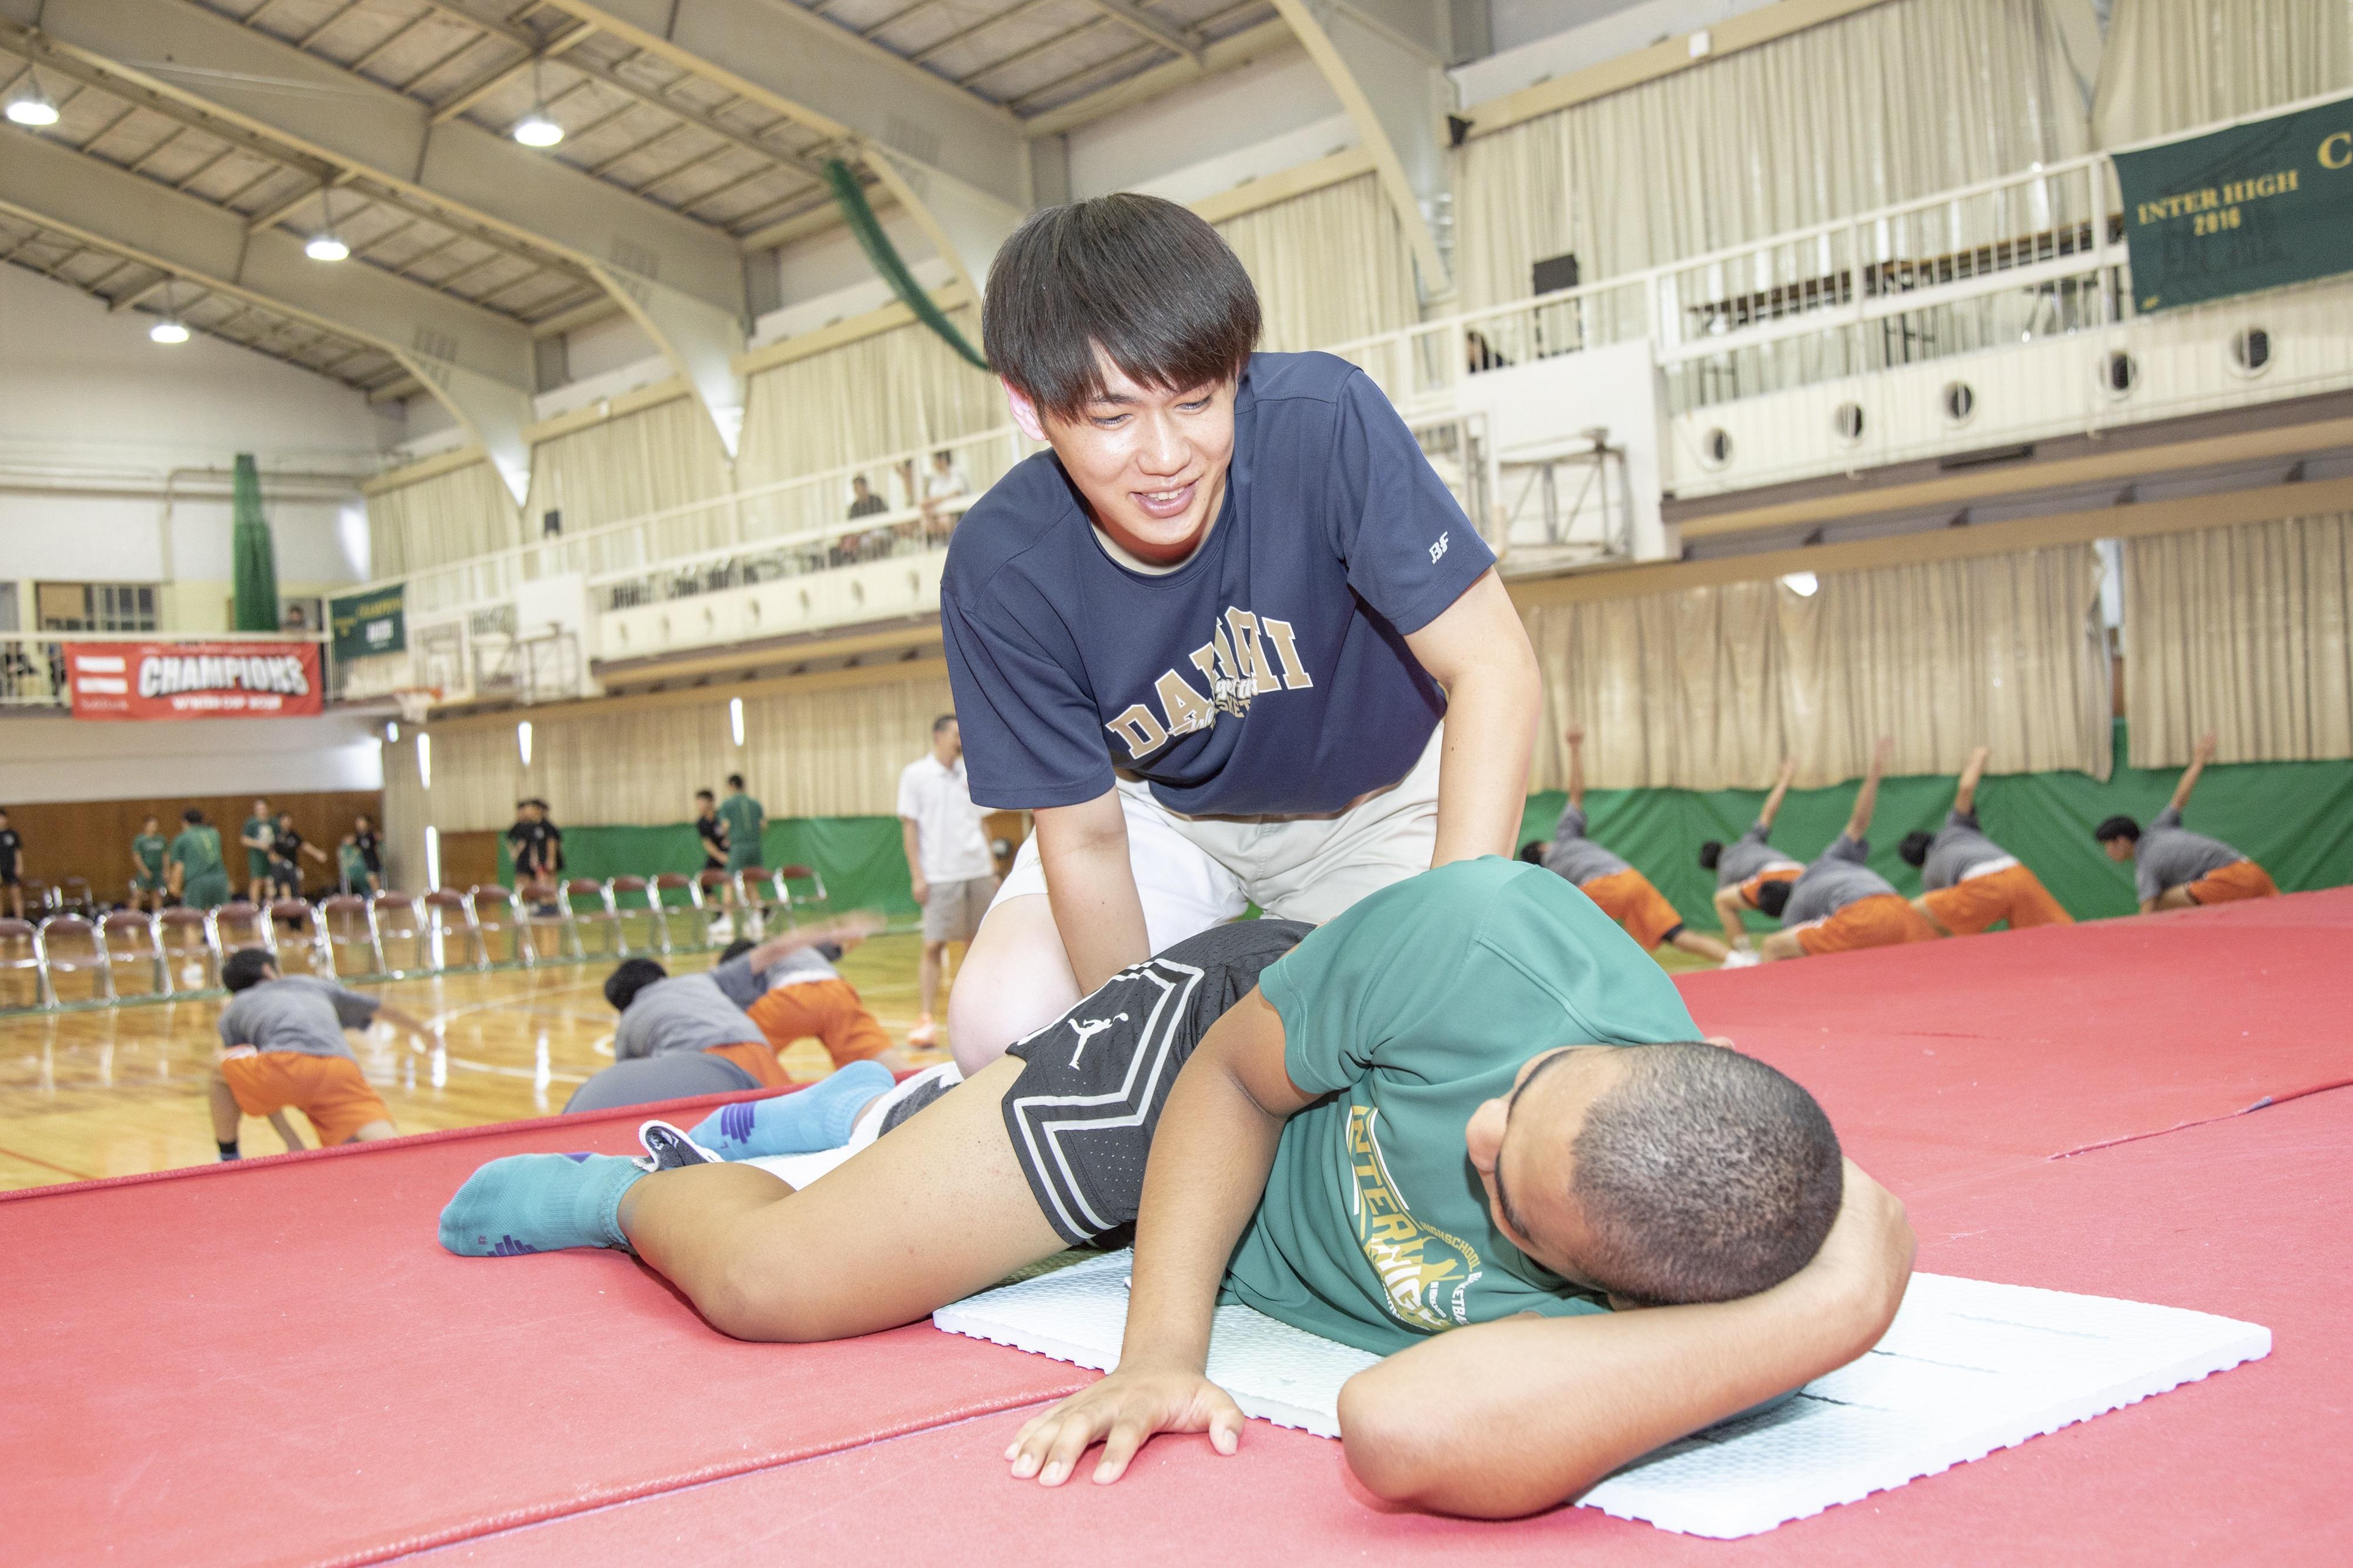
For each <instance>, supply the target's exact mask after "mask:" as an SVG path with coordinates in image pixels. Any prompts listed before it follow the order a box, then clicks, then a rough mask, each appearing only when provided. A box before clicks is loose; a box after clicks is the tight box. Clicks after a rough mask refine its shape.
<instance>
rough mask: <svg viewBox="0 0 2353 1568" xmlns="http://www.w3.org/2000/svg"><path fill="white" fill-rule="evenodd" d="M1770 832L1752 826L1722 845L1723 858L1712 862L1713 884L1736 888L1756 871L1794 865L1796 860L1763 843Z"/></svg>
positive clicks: (1769, 830) (1761, 827) (1757, 823)
mask: <svg viewBox="0 0 2353 1568" xmlns="http://www.w3.org/2000/svg"><path fill="white" fill-rule="evenodd" d="M1771 831H1772V829H1770V828H1768V827H1767V826H1765V825H1764V824H1763V823H1761V822H1756V823H1751V824H1749V827H1748V831H1747V832H1746V833H1744V834H1742V835H1741V836H1740V837H1737V838H1736V839H1734V840H1733V841H1732V842H1731V843H1729V844H1727V845H1725V847H1724V855H1723V857H1722V858H1720V859H1718V860H1717V861H1716V863H1715V885H1716V886H1717V887H1719V888H1732V887H1737V886H1738V885H1739V884H1741V883H1743V882H1745V881H1746V880H1748V879H1749V878H1751V877H1754V876H1755V875H1757V872H1759V871H1763V870H1767V869H1769V868H1772V867H1775V866H1795V865H1796V864H1797V862H1796V861H1795V860H1792V859H1790V858H1788V856H1787V855H1784V854H1782V853H1781V852H1780V851H1779V850H1778V849H1776V848H1774V847H1772V846H1771V845H1770V844H1767V843H1766V842H1765V836H1766V835H1767V834H1768V833H1770V832H1771Z"/></svg>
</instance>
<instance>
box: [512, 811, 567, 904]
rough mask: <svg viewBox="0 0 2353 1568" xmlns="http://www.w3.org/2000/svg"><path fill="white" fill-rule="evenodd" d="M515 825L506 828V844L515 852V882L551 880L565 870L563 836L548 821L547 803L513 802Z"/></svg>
mask: <svg viewBox="0 0 2353 1568" xmlns="http://www.w3.org/2000/svg"><path fill="white" fill-rule="evenodd" d="M515 810H516V812H517V814H518V815H517V816H516V818H515V825H514V826H512V827H510V828H508V829H507V842H508V844H510V845H512V847H513V850H514V868H515V880H516V881H517V882H519V883H530V882H552V881H554V879H556V877H557V876H558V875H559V874H560V873H561V872H562V871H563V869H564V835H563V834H562V833H561V832H560V831H558V830H557V828H556V826H555V824H554V823H552V822H550V821H548V820H547V803H546V802H545V801H543V800H521V801H517V802H516V803H515Z"/></svg>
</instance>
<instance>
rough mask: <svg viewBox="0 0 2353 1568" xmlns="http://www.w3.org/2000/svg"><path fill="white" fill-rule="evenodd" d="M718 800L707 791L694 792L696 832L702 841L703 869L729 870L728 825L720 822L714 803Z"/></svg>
mask: <svg viewBox="0 0 2353 1568" xmlns="http://www.w3.org/2000/svg"><path fill="white" fill-rule="evenodd" d="M717 799H718V797H717V796H716V795H712V793H711V792H710V791H709V790H707V789H699V790H696V791H695V792H694V831H695V834H696V836H697V837H700V838H701V839H702V868H703V869H704V870H706V871H708V870H711V869H712V868H714V867H715V868H718V869H719V870H722V871H724V870H725V869H727V825H726V824H725V823H723V822H722V821H720V820H719V812H718V810H717V808H716V806H715V805H713V803H714V802H715V801H716V800H717Z"/></svg>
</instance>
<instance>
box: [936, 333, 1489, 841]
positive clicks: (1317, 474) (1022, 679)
mask: <svg viewBox="0 0 2353 1568" xmlns="http://www.w3.org/2000/svg"><path fill="white" fill-rule="evenodd" d="M1494 563H1495V557H1494V554H1493V552H1492V551H1490V550H1489V549H1488V548H1487V545H1486V542H1484V541H1483V540H1482V539H1481V538H1480V537H1479V535H1478V532H1477V531H1475V530H1474V529H1472V526H1471V524H1470V522H1469V521H1467V520H1466V519H1465V518H1464V517H1463V515H1462V509H1461V507H1459V506H1458V505H1456V504H1455V500H1454V497H1453V495H1452V494H1451V492H1450V491H1448V489H1447V488H1446V486H1445V485H1444V484H1443V483H1441V482H1440V479H1439V478H1438V476H1437V474H1435V473H1433V472H1432V471H1431V470H1430V463H1429V460H1428V459H1427V458H1424V457H1423V456H1422V454H1421V448H1420V447H1419V445H1418V444H1417V443H1416V442H1415V440H1414V438H1413V435H1412V432H1410V431H1409V430H1408V429H1407V428H1406V427H1405V422H1404V421H1403V420H1402V419H1400V418H1398V414H1397V410H1396V409H1395V408H1393V407H1391V406H1390V405H1389V402H1388V398H1386V397H1385V396H1383V395H1382V394H1381V391H1380V389H1379V388H1378V387H1377V386H1375V385H1374V384H1372V382H1371V381H1369V380H1367V379H1366V376H1365V374H1364V373H1363V372H1361V371H1359V370H1358V369H1357V368H1356V366H1354V365H1352V364H1350V363H1347V362H1346V361H1345V360H1340V359H1335V358H1333V357H1332V356H1331V355H1329V354H1320V353H1304V354H1268V353H1262V354H1258V355H1255V356H1253V357H1252V359H1251V360H1250V365H1249V367H1248V369H1246V370H1245V371H1244V372H1243V373H1242V378H1241V384H1240V387H1239V388H1238V389H1237V390H1236V393H1235V397H1234V452H1233V460H1232V465H1231V467H1230V468H1229V470H1228V472H1227V476H1226V495H1225V501H1224V504H1223V507H1222V508H1221V510H1219V513H1218V520H1217V522H1216V524H1215V526H1213V527H1212V528H1211V529H1210V531H1209V536H1208V540H1207V541H1206V542H1203V544H1202V545H1201V547H1200V549H1199V550H1198V551H1196V552H1194V554H1193V555H1192V557H1191V558H1190V559H1188V560H1187V561H1186V562H1185V563H1183V564H1182V565H1180V566H1178V567H1176V569H1175V570H1173V571H1170V572H1167V573H1164V574H1151V573H1145V572H1138V571H1135V570H1134V569H1132V568H1130V567H1127V566H1124V565H1121V564H1120V563H1118V562H1116V561H1113V559H1112V557H1111V556H1110V555H1109V554H1108V553H1107V552H1105V551H1104V550H1103V544H1102V542H1101V541H1099V540H1098V539H1097V538H1096V537H1095V533H1094V529H1093V527H1092V523H1091V521H1090V520H1089V515H1088V512H1087V510H1086V508H1085V506H1084V504H1083V503H1082V500H1081V499H1080V496H1079V492H1078V490H1077V489H1076V488H1075V487H1074V486H1072V485H1071V482H1070V480H1069V479H1068V477H1067V476H1066V475H1065V474H1064V473H1063V471H1062V467H1061V464H1060V462H1059V461H1058V460H1057V459H1056V458H1055V457H1054V455H1053V454H1052V453H1050V452H1041V453H1039V454H1038V455H1037V456H1036V457H1033V458H1029V459H1027V460H1026V461H1024V462H1022V463H1020V464H1019V465H1018V466H1017V467H1016V468H1014V469H1013V471H1012V472H1010V473H1008V474H1007V475H1006V476H1005V478H1003V479H999V480H998V481H997V483H996V484H995V485H993V486H991V487H990V489H989V491H988V493H987V495H985V496H983V497H982V498H981V499H980V500H979V502H978V503H977V504H976V505H975V506H974V507H973V509H972V510H970V511H968V512H966V513H965V518H964V521H962V522H960V523H958V524H957V525H956V531H955V542H954V543H953V544H952V545H951V546H950V547H949V550H948V562H947V573H946V576H945V579H944V582H943V583H942V584H941V588H940V623H941V626H942V628H943V630H944V633H945V637H946V641H947V657H948V676H949V679H950V681H951V683H952V684H953V686H954V688H955V707H956V719H957V721H959V722H960V723H961V724H962V725H963V728H964V750H965V768H966V771H967V773H969V775H970V778H971V784H972V798H973V800H974V802H975V803H976V805H984V806H989V807H992V808H996V809H1000V810H1023V809H1036V808H1039V807H1044V806H1056V805H1076V804H1077V803H1079V802H1081V801H1086V800H1092V799H1094V798H1095V797H1096V796H1098V795H1102V794H1103V792H1104V791H1105V790H1108V789H1110V788H1111V787H1112V784H1113V769H1114V768H1124V769H1127V770H1129V771H1132V772H1134V773H1139V774H1141V775H1142V776H1143V777H1145V778H1146V779H1148V780H1150V781H1151V784H1152V791H1153V794H1154V795H1157V796H1158V797H1159V799H1160V801H1161V802H1162V804H1164V805H1166V806H1168V807H1169V808H1170V809H1171V810H1174V811H1180V812H1184V813H1186V814H1187V815H1189V816H1255V815H1259V814H1274V815H1290V816H1299V815H1306V814H1311V813H1315V812H1325V811H1336V810H1338V809H1339V808H1340V807H1342V806H1344V805H1347V803H1348V802H1350V801H1351V800H1354V799H1355V798H1356V796H1358V795H1363V794H1364V793H1365V792H1366V791H1367V790H1373V789H1379V788H1381V787H1383V786H1385V785H1388V784H1395V783H1396V782H1397V781H1398V779H1400V778H1403V777H1404V776H1405V775H1406V773H1409V771H1411V769H1412V767H1413V765H1414V763H1415V762H1416V761H1417V760H1418V759H1419V757H1420V755H1421V752H1422V748H1423V747H1424V746H1425V745H1427V744H1428V743H1429V741H1430V731H1432V730H1433V729H1434V728H1436V727H1437V724H1438V721H1439V719H1440V716H1441V715H1442V714H1443V713H1444V712H1445V710H1446V698H1445V694H1444V693H1443V692H1441V691H1440V689H1438V685H1437V683H1436V682H1435V681H1433V680H1432V679H1430V676H1429V674H1428V673H1427V672H1426V671H1424V670H1423V669H1422V668H1421V666H1420V665H1419V663H1418V662H1416V661H1415V659H1414V657H1413V655H1412V653H1411V652H1410V651H1409V650H1408V648H1407V647H1406V645H1405V637H1406V634H1408V633H1409V632H1416V631H1419V630H1420V629H1421V628H1422V627H1423V626H1427V625H1429V624H1430V622H1431V621H1433V620H1435V619H1437V618H1438V616H1439V615H1440V613H1441V612H1442V611H1444V610H1445V609H1446V608H1447V606H1448V605H1451V604H1453V603H1454V601H1455V600H1456V599H1458V598H1460V597H1461V595H1462V593H1463V591H1464V590H1465V589H1467V588H1469V587H1470V586H1471V584H1472V583H1474V582H1476V581H1477V580H1478V579H1479V577H1480V576H1481V575H1482V574H1484V573H1485V572H1486V571H1487V569H1488V568H1489V567H1491V566H1493V564H1494Z"/></svg>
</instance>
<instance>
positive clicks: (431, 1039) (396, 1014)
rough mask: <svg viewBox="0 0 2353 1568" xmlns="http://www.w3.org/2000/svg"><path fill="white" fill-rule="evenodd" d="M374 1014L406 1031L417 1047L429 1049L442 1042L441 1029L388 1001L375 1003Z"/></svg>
mask: <svg viewBox="0 0 2353 1568" xmlns="http://www.w3.org/2000/svg"><path fill="white" fill-rule="evenodd" d="M375 1016H377V1017H378V1018H380V1019H382V1020H383V1021H384V1022H385V1023H387V1024H390V1025H391V1026H393V1027H394V1028H396V1029H404V1030H406V1031H407V1032H408V1033H409V1034H410V1035H411V1036H413V1037H415V1038H416V1040H417V1045H418V1047H420V1048H422V1049H426V1050H430V1049H433V1048H434V1047H438V1046H439V1045H440V1044H441V1043H442V1041H441V1031H440V1030H439V1029H438V1028H436V1027H435V1026H433V1025H431V1024H428V1023H427V1022H426V1021H425V1020H424V1019H422V1018H419V1017H417V1016H416V1015H415V1014H413V1013H406V1012H403V1011H402V1010H401V1009H399V1008H398V1007H396V1006H394V1005H392V1004H391V1003H389V1002H378V1003H377V1004H376V1005H375Z"/></svg>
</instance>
